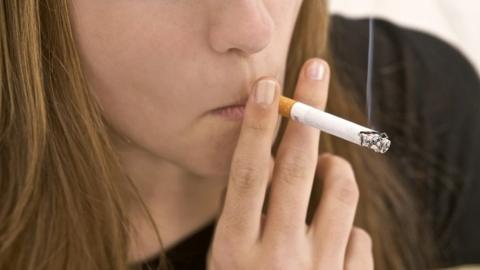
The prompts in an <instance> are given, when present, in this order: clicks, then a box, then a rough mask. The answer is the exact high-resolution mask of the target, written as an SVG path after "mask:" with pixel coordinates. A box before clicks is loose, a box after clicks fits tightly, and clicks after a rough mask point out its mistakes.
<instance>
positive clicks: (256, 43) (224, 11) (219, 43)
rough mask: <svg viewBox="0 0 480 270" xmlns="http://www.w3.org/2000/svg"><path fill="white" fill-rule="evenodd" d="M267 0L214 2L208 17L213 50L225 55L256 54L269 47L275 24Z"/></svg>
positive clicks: (221, 0)
mask: <svg viewBox="0 0 480 270" xmlns="http://www.w3.org/2000/svg"><path fill="white" fill-rule="evenodd" d="M263 1H264V0H218V1H211V2H210V3H212V5H214V6H215V7H214V8H211V9H210V10H211V11H212V13H211V14H210V16H209V19H210V22H209V42H210V44H211V47H212V48H213V49H214V50H215V51H217V52H219V53H225V52H228V51H231V50H239V51H241V52H242V53H243V54H246V55H251V54H255V53H257V52H259V51H261V50H263V49H264V48H265V47H267V46H268V44H270V41H271V39H272V35H273V30H274V23H273V19H272V17H271V16H270V14H269V12H268V10H267V9H266V7H265V4H264V3H263Z"/></svg>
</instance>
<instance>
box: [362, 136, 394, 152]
mask: <svg viewBox="0 0 480 270" xmlns="http://www.w3.org/2000/svg"><path fill="white" fill-rule="evenodd" d="M358 135H359V136H360V145H361V146H363V147H367V148H369V149H372V150H373V151H375V152H376V153H382V154H385V153H386V152H387V151H388V149H389V148H390V145H391V144H392V142H391V141H390V140H389V139H388V136H387V134H386V133H379V132H375V131H362V132H360V133H359V134H358Z"/></svg>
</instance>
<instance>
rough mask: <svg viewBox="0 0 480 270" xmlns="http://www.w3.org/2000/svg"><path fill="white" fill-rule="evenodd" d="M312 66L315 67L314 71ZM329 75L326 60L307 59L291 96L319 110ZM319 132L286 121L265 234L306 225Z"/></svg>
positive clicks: (286, 233)
mask: <svg viewBox="0 0 480 270" xmlns="http://www.w3.org/2000/svg"><path fill="white" fill-rule="evenodd" d="M314 67H316V68H317V69H316V70H314ZM329 77H330V72H329V68H328V65H327V64H326V62H324V61H323V60H321V59H310V60H309V61H307V62H306V63H305V65H304V66H303V68H302V70H301V72H300V76H299V78H298V82H297V86H296V91H295V95H294V99H296V100H298V101H301V102H303V103H306V104H308V105H311V106H313V107H316V108H319V109H322V110H323V109H324V108H325V105H326V103H327V96H328V85H329ZM319 135H320V132H319V130H318V129H316V128H313V127H309V126H306V125H304V124H300V123H298V122H295V121H289V122H288V125H287V128H286V131H285V134H284V137H283V139H282V142H281V143H280V145H279V149H278V151H277V156H276V161H275V169H274V173H273V179H272V185H271V192H270V198H269V205H268V209H267V216H268V218H267V221H266V230H265V231H266V234H268V233H270V232H271V233H272V234H283V235H288V234H291V233H293V232H302V233H305V231H302V230H299V228H305V226H306V224H305V218H306V212H307V206H308V202H309V198H310V192H311V188H312V183H313V178H314V177H313V176H314V173H315V168H316V163H317V158H318V145H319ZM299 226H302V227H299ZM265 237H269V236H268V235H266V236H265ZM273 237H274V238H277V236H273ZM277 239H278V238H277Z"/></svg>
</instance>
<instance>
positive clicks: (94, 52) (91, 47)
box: [72, 0, 198, 141]
mask: <svg viewBox="0 0 480 270" xmlns="http://www.w3.org/2000/svg"><path fill="white" fill-rule="evenodd" d="M106 2H108V1H106ZM137 2H138V3H135V4H134V5H133V4H130V5H127V4H126V3H132V2H131V1H122V0H119V1H118V2H116V3H110V5H106V3H102V1H96V0H95V1H93V0H81V1H77V2H76V3H75V8H74V9H73V10H74V11H73V14H72V18H73V22H74V30H75V34H76V37H77V41H78V46H79V50H80V54H81V57H82V62H83V65H84V69H85V72H86V75H87V77H88V80H89V83H90V85H91V87H92V90H93V91H94V94H95V95H96V96H97V98H98V100H99V102H100V104H101V105H102V107H103V108H104V114H105V117H106V118H107V119H108V120H109V121H110V122H111V123H112V125H115V126H116V128H117V129H121V130H125V131H126V133H127V134H126V135H127V136H129V137H135V136H137V137H139V139H141V140H142V141H145V140H147V139H148V138H145V137H146V136H147V135H151V137H154V136H155V137H156V138H157V139H161V138H162V137H166V136H169V134H168V133H167V131H165V130H170V131H172V132H174V131H175V130H177V129H179V125H180V124H179V123H187V122H188V121H187V120H186V119H181V118H182V116H184V115H186V117H184V118H187V117H188V116H189V115H191V112H192V111H193V109H191V108H192V106H191V104H190V103H191V102H192V99H193V98H192V97H191V96H189V93H188V92H187V90H186V89H189V88H187V87H180V86H179V85H178V83H176V80H175V79H174V78H178V75H179V70H182V68H183V67H182V64H181V63H185V62H186V61H183V60H182V59H186V58H187V57H190V55H188V52H190V51H191V50H190V51H189V50H186V49H185V47H187V46H188V42H186V41H188V40H189V38H188V37H187V36H188V35H191V32H190V31H191V30H189V29H183V28H184V27H185V26H184V25H182V24H178V23H176V22H177V21H176V20H181V17H182V16H183V15H181V14H179V13H178V12H175V11H173V10H172V9H171V8H168V7H163V6H162V7H160V6H146V4H145V3H147V2H150V1H137ZM142 3H143V4H142ZM150 3H153V2H150ZM151 5H153V4H151ZM162 9H163V10H165V12H164V13H165V14H158V10H162ZM166 11H170V12H166ZM169 14H174V15H177V17H176V20H175V19H173V18H172V17H174V16H173V15H169ZM185 21H187V20H185ZM190 39H192V40H195V39H198V38H196V37H193V38H192V37H191V36H190ZM180 41H183V42H180ZM185 52H187V53H185ZM187 81H188V80H187ZM190 89H191V88H190ZM172 115H176V116H175V118H172ZM174 120H175V121H174ZM160 124H161V125H162V126H160ZM165 126H167V127H168V129H164V128H162V127H165ZM128 131H131V132H128ZM134 131H148V132H147V133H146V134H145V132H143V133H142V134H133V133H134ZM160 131H162V132H160ZM140 137H141V138H140ZM132 139H133V138H132Z"/></svg>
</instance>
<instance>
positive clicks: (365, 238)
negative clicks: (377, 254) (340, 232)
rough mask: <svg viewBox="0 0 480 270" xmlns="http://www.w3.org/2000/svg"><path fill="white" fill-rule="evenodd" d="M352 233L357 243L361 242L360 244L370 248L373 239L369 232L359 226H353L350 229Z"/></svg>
mask: <svg viewBox="0 0 480 270" xmlns="http://www.w3.org/2000/svg"><path fill="white" fill-rule="evenodd" d="M352 235H353V239H355V240H356V241H358V243H359V244H361V245H362V246H364V247H366V248H368V249H371V247H372V243H373V240H372V237H371V236H370V234H369V233H368V232H367V231H366V230H364V229H362V228H359V227H354V228H353V229H352Z"/></svg>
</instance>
